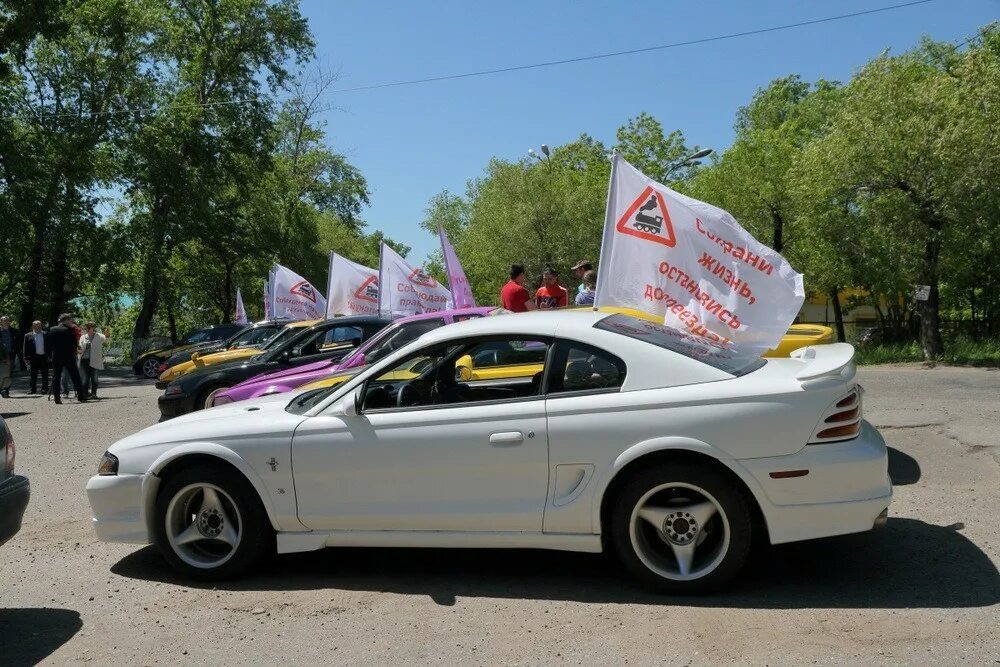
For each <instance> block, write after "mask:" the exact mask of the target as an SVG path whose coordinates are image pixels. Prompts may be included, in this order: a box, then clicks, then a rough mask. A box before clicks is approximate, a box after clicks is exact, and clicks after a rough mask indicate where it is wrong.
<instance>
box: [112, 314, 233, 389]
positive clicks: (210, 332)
mask: <svg viewBox="0 0 1000 667" xmlns="http://www.w3.org/2000/svg"><path fill="white" fill-rule="evenodd" d="M242 328H243V325H241V324H216V325H214V326H210V327H205V328H203V329H197V330H195V331H192V332H191V333H189V334H188V335H187V336H185V337H184V338H182V339H181V340H180V341H179V342H177V343H174V344H171V345H165V346H162V347H157V348H154V349H152V350H147V351H145V352H143V353H142V354H140V355H139V356H138V357H137V358H136V360H135V363H133V364H132V371H133V372H134V373H135V374H136V375H141V376H143V377H145V378H149V379H151V380H152V379H153V378H155V377H157V376H158V375H159V374H160V366H161V365H162V364H163V362H164V361H166V360H167V359H169V358H170V357H171V356H173V355H174V354H176V353H178V352H182V351H184V350H186V349H188V348H189V347H190V346H193V345H198V344H200V343H208V342H212V341H220V340H225V339H227V338H229V337H231V336H233V335H234V334H236V333H238V332H239V330H240V329H242Z"/></svg>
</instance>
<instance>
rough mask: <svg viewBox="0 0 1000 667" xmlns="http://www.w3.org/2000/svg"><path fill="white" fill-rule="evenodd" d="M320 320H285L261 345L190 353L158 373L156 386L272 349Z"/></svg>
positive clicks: (164, 387) (161, 386)
mask: <svg viewBox="0 0 1000 667" xmlns="http://www.w3.org/2000/svg"><path fill="white" fill-rule="evenodd" d="M322 321H323V320H297V321H295V322H285V323H284V324H281V325H280V327H279V329H278V332H277V333H276V334H275V335H273V336H272V337H271V338H270V340H268V341H267V342H266V343H265V344H264V345H263V346H261V347H233V348H227V349H224V350H219V351H217V352H209V353H206V354H204V355H202V354H201V353H198V352H196V353H194V354H193V355H191V359H189V360H188V361H185V362H182V363H179V364H177V365H176V366H171V367H170V368H168V369H166V370H164V371H163V372H162V373H160V378H159V379H158V380H157V382H156V388H157V389H166V388H167V385H168V384H170V383H171V382H173V381H174V380H176V379H177V378H179V377H180V376H182V375H185V374H187V373H190V372H192V371H196V370H199V369H202V368H206V367H208V366H214V365H216V364H222V363H226V362H230V361H238V360H240V359H250V358H251V357H255V356H257V355H258V354H260V353H261V352H262V351H264V350H268V349H273V348H274V347H276V346H278V345H282V344H284V342H285V341H287V340H288V339H289V338H291V337H292V336H294V335H295V334H297V333H299V332H300V331H302V330H303V329H305V328H307V327H311V326H313V325H314V324H319V323H320V322H322Z"/></svg>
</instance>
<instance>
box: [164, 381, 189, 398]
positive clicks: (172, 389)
mask: <svg viewBox="0 0 1000 667" xmlns="http://www.w3.org/2000/svg"><path fill="white" fill-rule="evenodd" d="M163 393H164V394H165V395H167V396H176V395H178V394H183V393H184V390H183V389H182V388H181V386H180V385H179V384H168V385H167V389H166V391H164V392H163Z"/></svg>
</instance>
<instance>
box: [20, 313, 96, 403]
mask: <svg viewBox="0 0 1000 667" xmlns="http://www.w3.org/2000/svg"><path fill="white" fill-rule="evenodd" d="M107 340H108V338H107V335H106V334H104V333H102V332H100V331H98V330H97V326H96V325H95V324H94V323H93V322H87V324H86V325H85V327H84V328H81V327H79V326H78V325H77V324H76V321H75V316H74V315H72V314H71V313H63V314H62V315H60V316H59V321H58V323H57V324H56V326H54V327H52V328H46V327H45V326H43V325H42V322H41V320H35V321H34V322H32V323H31V331H29V332H28V333H26V334H24V335H23V336H21V334H20V332H19V331H17V330H16V329H14V328H13V327H12V326H11V325H10V318H9V317H7V316H6V315H5V316H3V317H0V397H2V398H10V384H11V383H10V378H11V375H12V374H13V372H14V363H15V361H17V360H18V359H20V361H21V370H25V363H27V365H28V367H29V368H30V369H31V391H30V392H29V393H31V394H39V393H41V394H43V395H44V394H48V393H49V365H50V364H51V366H52V387H51V388H52V397H53V399H54V400H55V402H56V403H62V397H63V396H65V397H66V398H69V389H70V384H72V385H73V389H74V390H75V391H76V397H77V400H79V401H80V402H81V403H82V402H84V401H86V400H88V399H91V398H97V383H98V375H99V371H102V370H104V345H105V343H107ZM39 376H41V379H42V390H41V392H39V391H38V378H39ZM64 376H65V377H67V378H68V380H69V381H68V382H64Z"/></svg>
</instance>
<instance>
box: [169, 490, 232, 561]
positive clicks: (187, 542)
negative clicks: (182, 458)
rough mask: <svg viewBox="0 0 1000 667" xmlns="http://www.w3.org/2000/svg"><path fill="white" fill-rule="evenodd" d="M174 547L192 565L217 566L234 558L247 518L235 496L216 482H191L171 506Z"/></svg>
mask: <svg viewBox="0 0 1000 667" xmlns="http://www.w3.org/2000/svg"><path fill="white" fill-rule="evenodd" d="M164 521H165V528H166V535H167V541H168V542H169V543H170V548H171V549H173V551H174V553H176V554H177V556H178V557H180V559H181V560H183V561H184V562H185V563H187V564H188V565H190V566H192V567H197V568H202V569H211V568H216V567H219V566H220V565H222V564H223V563H225V562H226V561H227V560H229V559H230V558H232V556H233V554H234V553H236V549H237V547H238V546H239V545H240V540H241V539H242V537H243V521H242V517H241V516H240V511H239V509H238V508H237V506H236V503H235V502H234V501H233V499H232V497H230V495H229V494H228V493H226V492H225V491H223V490H222V489H220V488H219V487H217V486H215V485H214V484H209V483H207V482H199V483H197V484H189V485H188V486H185V487H184V488H183V489H181V490H180V491H178V492H177V493H176V494H174V497H173V498H172V499H171V500H170V504H169V505H168V506H167V512H166V517H165V519H164Z"/></svg>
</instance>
